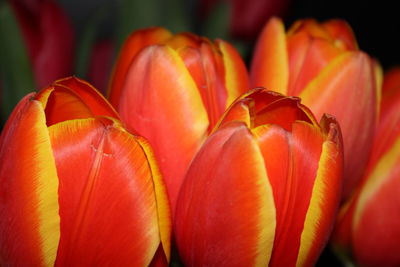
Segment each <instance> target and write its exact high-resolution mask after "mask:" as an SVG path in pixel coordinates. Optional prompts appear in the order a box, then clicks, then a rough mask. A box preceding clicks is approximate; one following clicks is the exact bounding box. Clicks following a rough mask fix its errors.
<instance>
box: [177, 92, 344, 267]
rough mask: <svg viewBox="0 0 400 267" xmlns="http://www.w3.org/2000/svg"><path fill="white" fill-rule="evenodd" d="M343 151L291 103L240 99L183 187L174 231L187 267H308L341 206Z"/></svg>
mask: <svg viewBox="0 0 400 267" xmlns="http://www.w3.org/2000/svg"><path fill="white" fill-rule="evenodd" d="M342 160H343V159H342V143H341V133H340V128H339V125H338V124H337V123H336V121H335V119H334V118H332V117H329V116H326V115H325V116H323V117H322V119H321V124H320V125H319V124H318V123H317V122H316V120H315V118H314V117H313V115H312V113H311V112H310V111H309V110H308V109H307V108H306V107H305V106H303V105H302V104H300V100H299V99H298V98H294V97H286V96H283V95H280V94H277V93H274V92H269V91H266V90H265V89H256V90H252V91H249V92H248V93H246V94H245V95H243V96H242V97H241V98H239V99H238V100H237V101H235V103H234V104H233V105H232V106H231V108H230V109H229V110H228V111H227V112H226V113H225V115H224V117H223V118H222V120H221V123H220V124H219V126H218V128H216V130H215V131H214V132H213V133H212V134H211V135H210V137H209V138H208V139H207V141H206V142H205V143H204V145H203V146H202V148H201V149H200V151H199V152H198V153H197V155H196V156H195V158H194V159H193V161H192V163H191V165H190V167H189V169H188V172H187V175H186V177H185V180H184V182H183V184H182V187H181V191H180V194H179V199H178V202H177V207H176V214H175V221H174V229H175V239H176V243H177V246H178V250H179V253H180V256H181V258H182V260H183V262H184V263H185V264H186V265H187V266H312V265H313V264H314V263H315V261H316V259H317V257H318V256H319V254H320V253H321V250H322V248H323V247H324V245H325V243H326V241H327V238H328V236H329V234H330V231H331V228H332V224H333V220H334V217H335V213H336V210H337V207H338V204H339V201H340V191H341V181H342V164H343V163H342Z"/></svg>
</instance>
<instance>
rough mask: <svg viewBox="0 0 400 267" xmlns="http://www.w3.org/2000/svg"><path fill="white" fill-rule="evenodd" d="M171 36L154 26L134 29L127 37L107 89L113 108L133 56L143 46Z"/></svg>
mask: <svg viewBox="0 0 400 267" xmlns="http://www.w3.org/2000/svg"><path fill="white" fill-rule="evenodd" d="M171 36H172V34H171V33H170V32H169V31H168V30H166V29H164V28H160V27H154V28H147V29H143V30H139V31H135V32H133V33H132V34H131V35H130V36H129V37H128V39H127V40H126V41H125V43H124V45H123V46H122V48H121V50H120V54H119V55H118V59H117V61H116V62H117V63H116V65H115V66H114V69H113V74H112V78H111V82H110V88H109V91H108V99H109V100H110V103H111V104H112V105H113V106H114V107H115V108H118V103H119V100H120V96H121V90H122V88H123V86H124V83H125V79H126V74H127V72H128V70H129V66H130V65H131V63H132V61H133V59H134V58H135V56H136V55H137V54H138V53H139V52H140V51H141V50H142V49H143V48H145V47H147V46H149V45H155V44H161V43H163V42H165V41H166V40H168V39H169V38H170V37H171Z"/></svg>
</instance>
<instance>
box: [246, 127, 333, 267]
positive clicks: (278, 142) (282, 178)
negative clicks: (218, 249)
mask: <svg viewBox="0 0 400 267" xmlns="http://www.w3.org/2000/svg"><path fill="white" fill-rule="evenodd" d="M291 130H292V133H290V132H287V131H285V130H284V129H282V128H281V127H279V126H276V125H271V126H265V125H264V126H260V127H258V128H255V129H254V130H253V132H254V134H255V136H257V140H258V143H259V146H260V148H261V152H262V155H263V157H264V162H265V166H266V169H267V173H268V178H269V181H270V183H271V186H272V189H273V194H274V200H275V206H276V217H277V218H276V234H275V242H274V250H273V254H272V258H271V262H270V265H269V266H294V265H295V264H296V261H297V258H298V253H299V249H300V245H301V242H300V241H301V235H302V233H303V227H304V222H305V219H306V216H307V215H308V209H309V204H310V200H311V198H312V197H313V196H312V194H313V188H314V185H315V180H316V177H317V170H318V164H319V160H320V156H321V149H322V144H323V136H322V135H321V133H320V132H319V128H318V127H315V126H312V125H310V124H308V123H305V122H300V121H299V122H295V123H293V126H292V129H291ZM336 204H337V203H336ZM323 234H324V237H325V238H326V237H327V235H328V233H323ZM315 245H316V246H318V247H319V248H322V246H323V245H324V244H323V243H322V244H321V243H317V244H315ZM314 260H315V257H314Z"/></svg>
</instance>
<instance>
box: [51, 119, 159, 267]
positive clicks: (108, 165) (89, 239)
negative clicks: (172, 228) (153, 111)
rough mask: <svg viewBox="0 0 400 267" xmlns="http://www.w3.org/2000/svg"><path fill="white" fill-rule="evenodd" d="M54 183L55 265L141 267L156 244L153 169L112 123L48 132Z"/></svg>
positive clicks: (73, 124)
mask: <svg viewBox="0 0 400 267" xmlns="http://www.w3.org/2000/svg"><path fill="white" fill-rule="evenodd" d="M49 133H50V139H51V143H52V146H53V152H54V157H55V161H56V166H57V172H58V177H59V179H60V183H59V189H58V191H59V203H60V204H59V205H60V217H61V225H60V230H61V236H60V244H59V248H58V253H57V262H56V264H57V265H66V266H67V265H68V266H72V265H76V264H82V265H93V264H95V265H115V266H117V265H118V266H127V265H135V266H147V265H149V264H150V262H151V260H152V259H153V257H154V255H155V254H156V251H157V249H158V247H159V245H160V242H161V240H160V228H159V223H158V207H157V204H158V202H157V200H158V199H157V197H156V193H155V192H154V188H155V185H154V182H153V178H154V177H153V169H152V168H151V167H150V165H149V162H148V160H147V155H146V153H145V151H144V150H143V148H142V147H141V145H140V144H139V143H138V142H137V140H136V139H135V137H134V136H132V135H131V134H129V133H128V132H126V131H124V130H122V129H120V128H119V126H118V125H114V124H113V121H112V120H108V121H107V120H106V119H104V120H96V119H81V120H70V121H65V122H61V123H58V124H55V125H52V126H50V127H49Z"/></svg>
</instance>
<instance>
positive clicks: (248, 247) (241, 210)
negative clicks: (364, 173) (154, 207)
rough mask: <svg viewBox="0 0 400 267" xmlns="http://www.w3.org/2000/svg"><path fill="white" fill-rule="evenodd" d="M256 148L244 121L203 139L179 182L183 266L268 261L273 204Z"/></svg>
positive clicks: (261, 263)
mask: <svg viewBox="0 0 400 267" xmlns="http://www.w3.org/2000/svg"><path fill="white" fill-rule="evenodd" d="M271 190H272V189H271V186H270V184H269V183H268V177H267V174H266V172H265V168H264V164H263V158H262V155H261V153H260V150H259V148H258V146H257V144H256V142H255V139H254V138H253V137H252V135H251V134H250V132H249V131H248V129H247V128H246V126H245V125H244V124H243V123H239V122H232V123H228V124H227V125H225V126H223V127H222V128H220V129H219V130H218V131H216V132H215V133H214V134H213V135H212V136H210V137H209V139H207V142H206V143H205V144H204V146H203V147H202V149H201V150H200V151H199V153H198V154H197V155H196V157H195V158H194V160H193V162H192V165H191V166H190V169H189V170H188V173H187V176H186V179H185V182H184V184H183V186H182V189H181V192H180V195H179V201H178V203H177V213H176V220H175V231H176V241H177V245H178V248H179V252H180V256H181V258H182V259H183V261H184V263H185V264H186V265H188V266H207V265H208V266H211V265H212V266H267V265H268V262H269V257H270V255H271V250H272V245H273V240H274V233H275V206H274V200H273V197H272V192H271Z"/></svg>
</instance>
